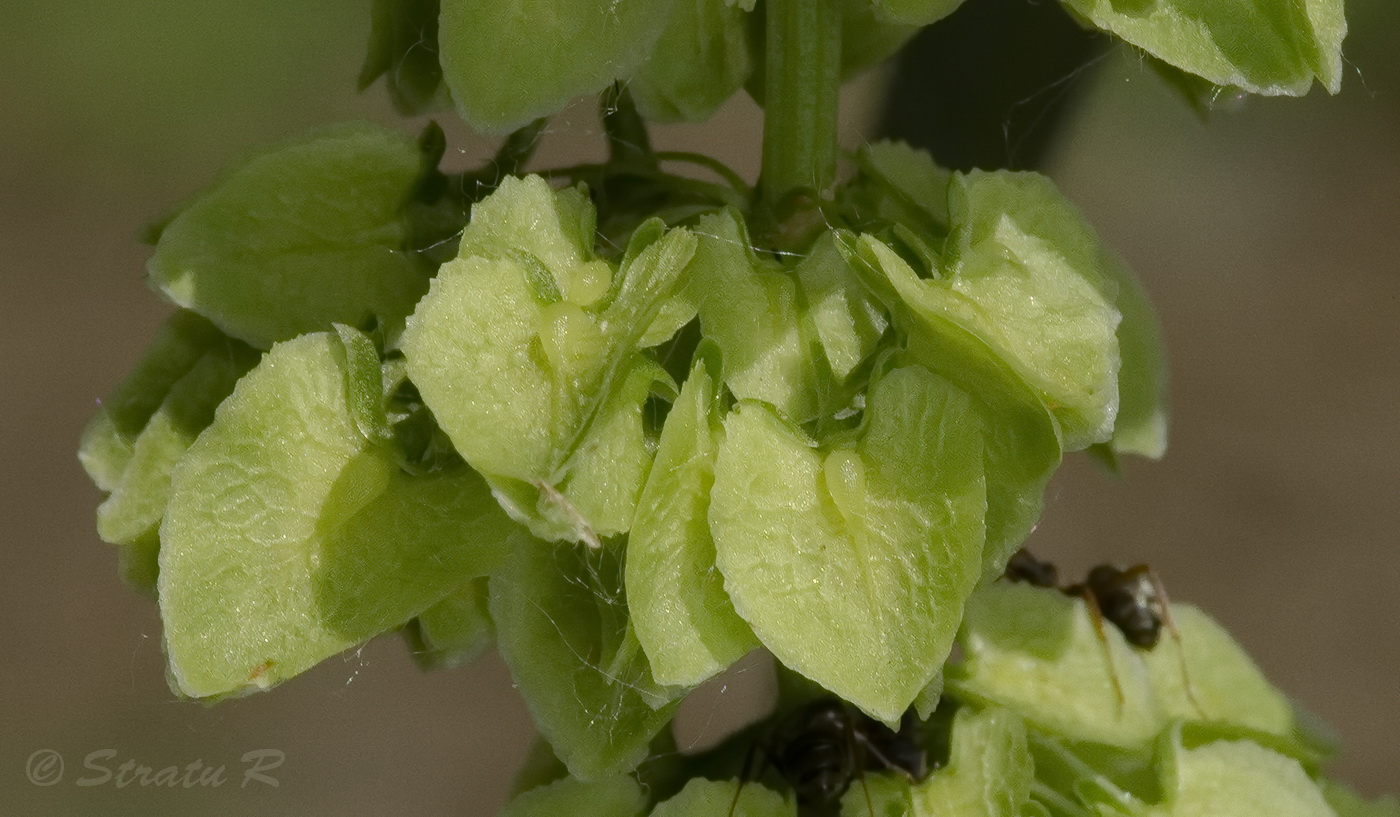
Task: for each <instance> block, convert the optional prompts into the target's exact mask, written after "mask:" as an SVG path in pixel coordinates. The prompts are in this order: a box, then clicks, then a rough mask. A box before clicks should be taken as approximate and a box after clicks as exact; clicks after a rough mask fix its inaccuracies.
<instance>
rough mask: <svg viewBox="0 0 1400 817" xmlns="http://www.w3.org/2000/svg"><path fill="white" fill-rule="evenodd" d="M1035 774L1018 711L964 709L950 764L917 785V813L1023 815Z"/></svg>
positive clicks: (916, 816) (934, 816)
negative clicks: (975, 710)
mask: <svg viewBox="0 0 1400 817" xmlns="http://www.w3.org/2000/svg"><path fill="white" fill-rule="evenodd" d="M1034 776H1035V775H1034V764H1033V763H1032V761H1031V755H1030V750H1029V749H1028V748H1027V745H1026V727H1025V724H1024V723H1022V721H1021V719H1020V718H1019V717H1018V716H1016V715H1015V714H1014V713H1012V712H1010V711H1009V710H1006V709H988V710H986V711H983V712H974V711H972V710H969V709H963V710H959V712H958V714H957V716H956V717H955V718H954V720H953V743H952V751H951V753H950V757H949V759H948V765H947V766H946V767H944V768H942V769H937V770H935V771H934V772H933V774H931V775H929V777H928V779H927V780H925V781H923V782H922V783H919V784H917V785H915V786H914V787H913V791H912V792H911V793H912V795H913V796H912V801H913V806H914V809H913V812H912V814H911V817H942V815H953V814H956V815H959V817H1020V815H1021V813H1022V811H1021V810H1022V808H1023V807H1024V806H1025V804H1026V801H1027V799H1028V798H1029V795H1030V788H1031V782H1032V780H1033V778H1034Z"/></svg>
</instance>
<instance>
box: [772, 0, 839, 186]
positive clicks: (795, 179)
mask: <svg viewBox="0 0 1400 817" xmlns="http://www.w3.org/2000/svg"><path fill="white" fill-rule="evenodd" d="M765 8H766V11H765V14H766V15H767V16H766V19H765V21H764V25H765V33H764V37H765V45H764V49H765V53H766V58H767V64H766V67H765V70H766V75H765V77H764V123H763V172H762V180H761V182H760V185H761V187H762V189H763V198H764V200H765V201H766V202H767V203H768V204H769V205H770V206H772V205H776V204H778V203H779V202H781V201H782V200H783V199H784V198H786V197H787V196H788V195H789V194H790V193H792V192H794V191H796V190H802V189H807V190H812V191H816V192H817V193H821V192H822V191H825V190H826V189H827V188H829V187H830V186H831V185H832V183H833V182H835V180H836V113H837V93H838V91H839V90H840V87H841V9H840V6H839V4H838V3H836V2H835V0H768V2H767V3H766V5H765Z"/></svg>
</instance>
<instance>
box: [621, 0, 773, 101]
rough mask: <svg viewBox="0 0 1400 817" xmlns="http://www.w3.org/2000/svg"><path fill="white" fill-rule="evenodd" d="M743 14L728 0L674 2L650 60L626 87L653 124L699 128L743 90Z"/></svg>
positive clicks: (748, 67) (746, 62) (747, 62)
mask: <svg viewBox="0 0 1400 817" xmlns="http://www.w3.org/2000/svg"><path fill="white" fill-rule="evenodd" d="M748 28H749V10H747V9H745V8H743V7H742V6H740V5H736V4H735V3H733V2H730V1H729V0H678V2H677V3H676V10H675V12H674V13H673V14H672V15H671V21H670V23H668V24H667V26H666V30H665V31H664V32H662V34H661V38H660V40H658V41H657V43H656V47H655V48H654V49H652V52H651V56H650V57H648V58H647V61H646V62H644V63H642V65H641V67H640V68H638V69H637V71H636V73H635V74H633V76H632V81H631V82H629V83H628V86H627V87H628V89H629V90H630V91H631V92H632V96H633V98H634V99H635V100H636V101H637V107H638V108H639V109H640V110H641V112H642V114H643V115H644V116H645V117H646V118H647V119H648V120H651V121H653V122H703V121H704V120H706V119H709V118H710V114H712V113H714V112H715V111H716V110H717V109H718V108H719V107H720V106H721V105H723V104H724V103H725V102H727V101H728V100H729V97H731V96H733V95H734V93H735V92H736V91H738V90H739V89H740V88H742V87H743V85H744V82H745V80H747V79H748V78H749V73H750V72H751V71H752V70H753V61H752V60H751V59H750V57H749V31H748Z"/></svg>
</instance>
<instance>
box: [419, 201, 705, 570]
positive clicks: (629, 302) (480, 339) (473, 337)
mask: <svg viewBox="0 0 1400 817" xmlns="http://www.w3.org/2000/svg"><path fill="white" fill-rule="evenodd" d="M653 226H657V225H653ZM639 232H641V231H640V230H639ZM646 234H647V235H648V236H650V237H651V238H652V239H653V240H651V241H650V242H649V243H645V244H644V246H637V247H633V248H631V251H629V252H628V254H627V257H626V258H624V261H623V264H622V266H621V268H620V269H614V268H613V267H612V266H611V265H610V264H608V263H607V262H606V261H603V260H602V259H599V258H596V257H595V256H594V255H593V251H592V247H593V240H594V235H593V208H592V205H591V204H590V203H589V202H588V201H587V198H586V197H585V196H584V194H582V193H581V192H580V191H579V190H565V191H561V192H557V193H556V192H555V191H553V190H551V189H550V187H549V185H548V184H547V183H546V182H545V181H544V180H543V179H541V178H539V177H537V176H535V177H529V178H526V179H507V180H506V181H505V182H504V183H502V185H501V187H500V189H499V190H497V191H496V192H495V193H493V194H492V195H491V196H490V197H488V198H486V199H484V200H483V201H481V202H480V203H478V204H477V205H476V206H475V207H474V208H473V210H472V222H471V224H470V225H469V226H468V228H467V231H466V233H465V234H464V235H463V237H462V243H461V254H460V256H459V257H458V258H457V259H456V260H454V261H451V262H448V263H447V264H444V265H443V267H442V269H441V270H440V271H439V273H438V276H437V278H436V279H435V280H434V281H433V284H432V288H431V290H430V291H429V293H428V295H427V296H426V297H424V298H423V300H422V302H421V303H420V304H419V305H418V308H417V310H416V311H415V312H414V314H413V316H412V317H411V318H410V320H409V322H408V327H407V330H406V331H405V333H404V338H403V351H404V355H405V357H406V359H407V361H408V372H409V375H410V377H411V378H412V379H413V382H414V384H415V385H416V386H417V387H418V390H419V393H420V394H421V395H422V396H423V400H424V402H425V403H426V404H427V405H428V407H429V408H431V409H432V411H433V414H434V416H435V417H436V418H437V420H438V422H439V424H440V425H441V426H442V429H443V430H444V431H445V432H447V434H448V436H449V437H451V439H452V443H453V445H454V446H455V447H456V449H457V450H458V451H459V452H460V453H461V455H462V457H463V458H464V459H465V460H466V461H467V462H469V463H471V465H472V467H474V468H476V469H477V470H478V471H480V472H481V473H482V474H483V475H484V476H485V477H486V478H487V479H488V480H489V481H490V482H491V486H492V488H493V490H494V491H495V492H496V495H497V498H498V499H500V500H501V502H502V503H503V505H504V506H505V507H506V509H507V511H509V512H510V513H511V514H512V515H513V516H515V517H516V518H517V519H519V520H521V521H522V522H525V523H526V524H528V525H530V526H531V528H532V530H534V532H535V533H536V535H538V536H541V537H542V538H546V539H572V540H578V541H586V542H589V543H591V544H596V543H597V541H598V539H599V538H600V537H605V536H610V535H614V534H619V533H623V532H625V531H626V530H627V529H628V527H629V526H630V524H631V517H632V513H633V511H634V508H635V504H636V500H637V494H638V493H639V492H640V491H641V487H642V482H643V480H645V478H646V471H647V469H648V468H649V467H650V461H651V447H650V445H649V441H648V440H647V439H646V438H645V436H644V434H645V430H644V427H643V426H644V424H643V423H642V417H641V411H642V406H643V405H644V403H645V401H646V399H647V397H648V396H649V395H650V394H651V393H653V391H655V392H658V393H661V394H666V395H667V396H674V384H672V383H670V382H669V376H668V375H666V374H665V372H664V371H663V370H661V369H660V368H659V367H658V366H657V365H656V364H655V362H653V361H651V360H650V358H648V357H646V356H645V355H643V354H642V343H643V340H644V338H643V336H644V335H645V334H646V330H647V329H648V327H649V326H651V325H652V323H653V322H654V321H655V320H656V317H657V315H658V314H659V312H660V310H661V307H662V304H663V303H664V301H665V300H666V298H667V297H668V296H669V294H670V292H671V290H672V289H673V288H674V286H675V282H676V279H677V276H678V275H679V274H680V271H681V269H682V268H684V267H685V265H686V263H687V262H688V261H689V260H690V256H691V253H692V251H693V249H694V245H695V239H694V237H693V236H692V235H691V234H690V233H689V232H688V231H686V230H669V231H668V230H664V229H660V228H659V227H658V228H657V229H650V228H649V229H648V230H647V233H646ZM634 243H636V242H634ZM648 340H650V338H648Z"/></svg>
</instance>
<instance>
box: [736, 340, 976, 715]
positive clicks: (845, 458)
mask: <svg viewBox="0 0 1400 817" xmlns="http://www.w3.org/2000/svg"><path fill="white" fill-rule="evenodd" d="M985 512H986V489H985V484H984V482H983V471H982V429H981V426H980V421H979V419H978V417H977V415H976V414H975V412H974V411H973V408H972V404H971V400H970V398H968V396H967V395H966V394H965V393H963V392H961V391H960V390H958V389H957V388H955V387H954V386H952V385H951V384H949V383H948V382H947V381H945V380H943V379H942V378H939V377H937V376H936V375H933V374H931V373H929V372H928V371H927V370H925V369H923V368H921V367H919V366H906V367H903V368H897V369H894V370H893V371H891V372H889V373H887V374H885V375H884V376H883V377H881V378H880V380H879V381H878V383H876V384H875V385H874V386H872V388H871V394H870V398H869V404H868V406H867V408H866V421H865V426H864V428H863V429H862V431H861V432H860V433H859V435H858V436H856V437H855V438H854V439H850V440H847V441H841V442H835V443H833V444H831V445H829V446H827V447H824V448H817V447H815V446H814V444H813V442H812V441H811V440H809V439H808V438H807V437H806V436H805V435H804V434H803V433H802V432H801V431H800V430H798V429H797V428H795V427H793V426H792V425H791V424H789V423H787V422H786V421H784V420H783V419H782V418H781V417H779V416H778V415H776V414H775V413H774V412H773V410H772V409H771V408H768V407H767V406H765V405H763V404H761V403H753V402H744V403H741V404H740V405H739V407H738V408H737V410H736V411H735V412H734V413H732V414H730V416H729V418H728V420H726V422H725V437H724V442H723V443H722V444H721V446H720V451H719V457H718V460H717V461H716V464H715V485H714V489H713V491H712V492H711V505H710V530H711V533H712V534H713V536H714V540H715V549H716V552H717V564H718V565H719V568H720V572H721V573H723V574H724V579H725V588H726V589H727V590H728V592H729V595H730V597H731V598H732V599H733V602H734V607H735V609H736V610H737V611H738V613H739V615H740V616H741V617H742V618H743V619H744V620H745V621H747V622H748V623H749V625H750V626H752V627H753V629H754V632H755V633H757V635H758V637H759V640H761V641H762V642H763V644H764V645H765V646H767V647H768V648H769V649H770V650H771V651H772V652H773V654H774V655H775V656H777V658H778V660H780V661H782V662H783V663H784V664H785V665H786V666H788V667H790V668H792V669H794V670H796V671H797V672H800V673H801V674H803V675H805V676H806V677H808V678H810V679H812V680H813V681H816V682H817V683H819V684H821V685H822V686H823V687H825V688H826V689H828V690H830V691H832V692H834V693H836V694H837V695H839V696H841V697H842V698H845V699H846V700H848V701H850V702H852V703H854V704H856V705H857V706H859V707H860V708H861V709H863V710H865V711H866V712H868V713H870V714H871V715H873V716H875V717H877V718H880V719H882V720H884V721H887V722H893V721H897V720H898V719H899V716H900V715H901V714H902V713H903V712H904V710H905V709H906V708H908V707H909V705H910V703H912V702H913V700H914V698H915V696H917V695H918V694H919V692H920V691H921V690H922V689H923V688H924V687H925V686H926V685H927V684H928V683H929V681H931V680H932V679H933V677H934V675H935V674H936V673H937V672H938V669H939V667H940V666H941V665H942V664H943V661H944V659H945V658H946V657H947V655H948V651H949V649H950V648H951V647H952V638H953V634H954V631H955V629H956V626H957V625H956V622H957V619H958V611H959V610H961V608H962V605H963V603H964V601H965V600H966V598H967V595H968V593H970V592H971V590H972V587H973V585H974V584H975V583H976V581H977V579H978V578H979V577H980V572H981V569H980V563H981V550H982V540H983V516H984V514H985ZM853 649H855V650H859V654H860V655H861V658H860V660H857V661H853V660H850V659H851V651H852V650H853Z"/></svg>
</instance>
